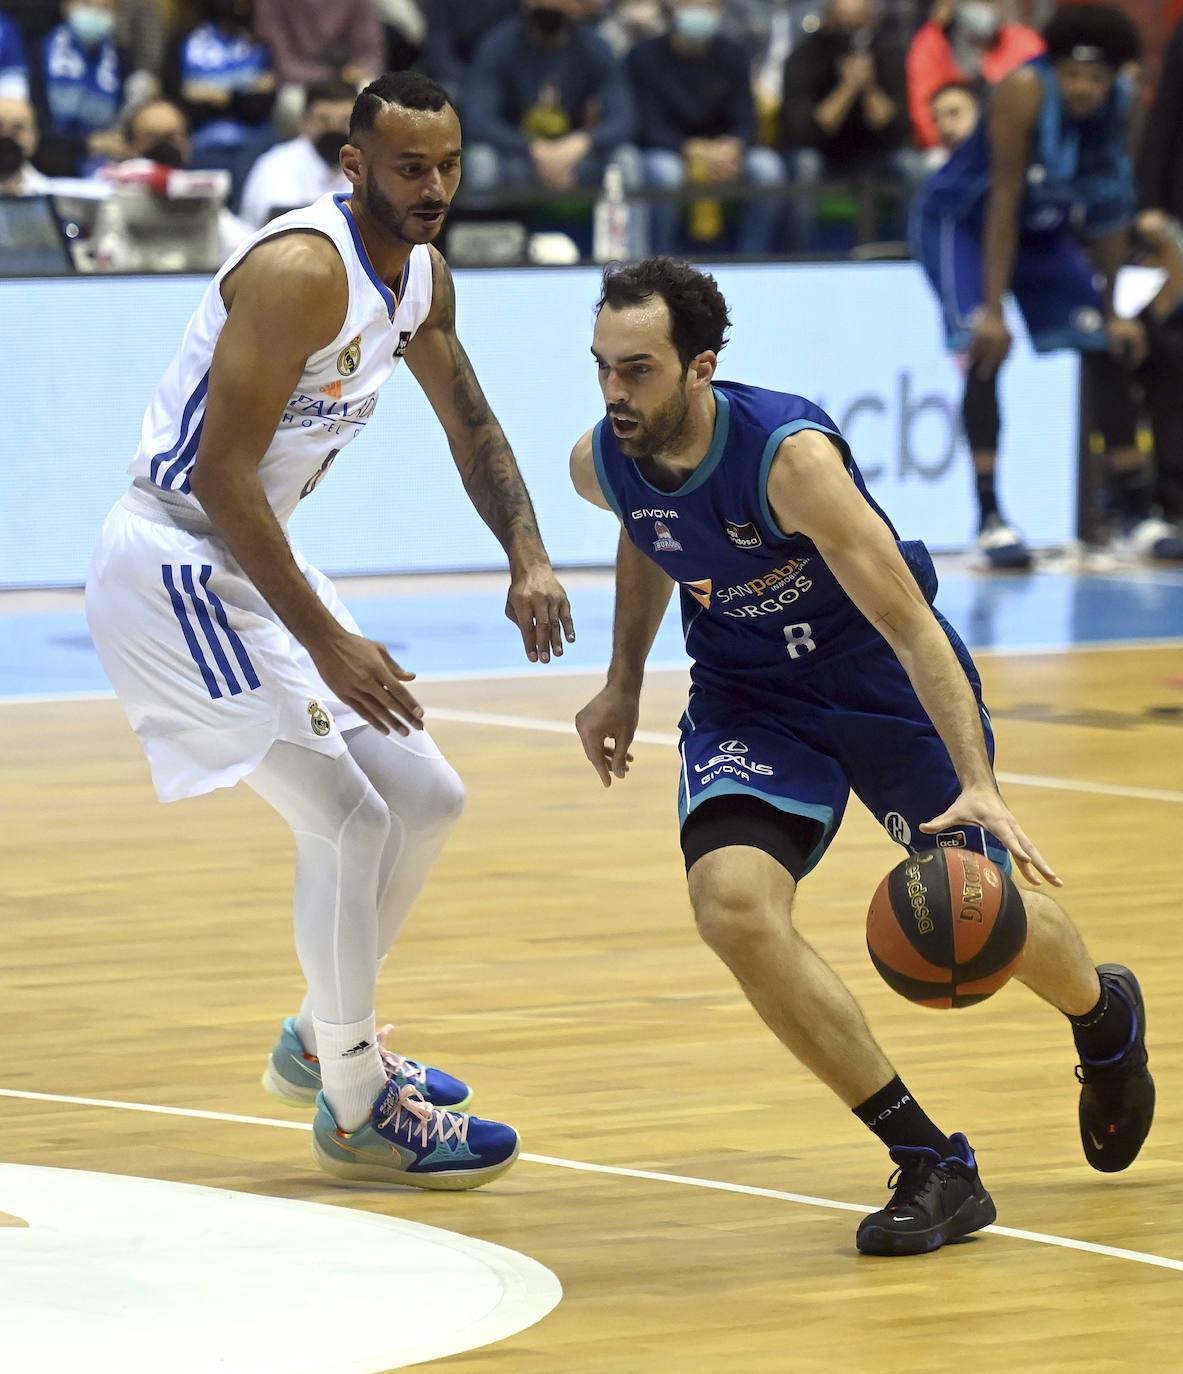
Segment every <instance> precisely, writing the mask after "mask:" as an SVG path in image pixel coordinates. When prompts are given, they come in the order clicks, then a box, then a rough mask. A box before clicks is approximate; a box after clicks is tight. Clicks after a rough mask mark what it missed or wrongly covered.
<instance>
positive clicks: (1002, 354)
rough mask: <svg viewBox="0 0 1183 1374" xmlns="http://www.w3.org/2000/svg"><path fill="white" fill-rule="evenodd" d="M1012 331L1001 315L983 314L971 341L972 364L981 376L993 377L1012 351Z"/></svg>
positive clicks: (970, 358)
mask: <svg viewBox="0 0 1183 1374" xmlns="http://www.w3.org/2000/svg"><path fill="white" fill-rule="evenodd" d="M1010 346H1011V333H1010V330H1009V329H1008V328H1007V327H1006V321H1005V320H1004V319H1003V318H1002V316H1001V315H991V314H983V315H982V317H981V318H980V319H979V320H978V322H977V324H976V325H974V333H973V338H972V339H971V340H970V341H969V361H970V366H971V367H972V368H974V369H975V370H976V371H977V374H978V376H979V377H993V375H994V374H995V373H996V372H997V371H998V369H999V368H1000V367H1001V366H1002V364H1003V363H1004V362H1005V361H1006V355H1007V354H1008V353H1009V352H1010Z"/></svg>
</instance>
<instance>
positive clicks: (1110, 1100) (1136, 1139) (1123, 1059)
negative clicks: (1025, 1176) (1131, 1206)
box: [1076, 964, 1154, 1174]
mask: <svg viewBox="0 0 1183 1374" xmlns="http://www.w3.org/2000/svg"><path fill="white" fill-rule="evenodd" d="M1097 973H1098V974H1099V975H1100V978H1101V981H1102V982H1103V983H1104V984H1105V986H1106V987H1107V988H1108V989H1109V992H1110V994H1116V995H1117V996H1118V997H1120V998H1121V1000H1122V1001H1123V1002H1125V1003H1126V1005H1127V1006H1128V1007H1129V1009H1130V1011H1131V1013H1132V1014H1133V1018H1134V1026H1133V1029H1132V1030H1131V1031H1130V1038H1129V1042H1128V1044H1127V1045H1126V1047H1125V1049H1123V1050H1122V1052H1121V1053H1120V1054H1115V1055H1114V1056H1113V1058H1112V1059H1085V1058H1084V1056H1083V1055H1082V1056H1081V1062H1080V1063H1079V1064H1078V1065H1077V1066H1076V1077H1077V1078H1078V1079H1079V1080H1080V1083H1081V1089H1080V1143H1081V1144H1082V1145H1083V1146H1084V1157H1085V1159H1087V1160H1088V1162H1089V1163H1090V1164H1091V1165H1092V1166H1093V1168H1094V1169H1098V1170H1099V1171H1100V1172H1101V1173H1103V1174H1116V1173H1120V1172H1121V1170H1122V1169H1128V1168H1129V1167H1130V1165H1131V1164H1132V1163H1133V1162H1134V1160H1135V1158H1136V1157H1137V1154H1138V1151H1139V1150H1140V1149H1141V1148H1142V1142H1143V1141H1144V1140H1145V1139H1146V1137H1147V1135H1149V1133H1150V1123H1151V1122H1152V1121H1153V1120H1154V1079H1153V1078H1151V1077H1150V1070H1149V1069H1147V1067H1146V1059H1147V1055H1146V1008H1145V1007H1144V1006H1143V1004H1142V989H1141V988H1140V987H1139V986H1138V980H1137V979H1136V978H1135V977H1134V975H1133V974H1132V973H1131V972H1130V971H1129V969H1128V968H1126V967H1124V965H1122V964H1100V965H1098V967H1097Z"/></svg>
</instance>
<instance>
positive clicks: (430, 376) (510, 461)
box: [404, 248, 575, 663]
mask: <svg viewBox="0 0 1183 1374" xmlns="http://www.w3.org/2000/svg"><path fill="white" fill-rule="evenodd" d="M430 251H431V263H432V306H431V311H430V313H429V314H428V316H427V319H426V320H424V322H423V324H422V325H421V326H420V328H419V331H418V332H417V333H416V335H415V337H414V338H413V339H412V340H411V342H410V344H409V345H408V346H407V351H406V354H405V355H404V356H405V357H406V360H407V366H408V367H409V368H410V369H411V371H412V372H413V373H414V374H415V379H416V380H417V381H418V383H419V385H420V386H421V387H422V388H423V391H424V394H425V395H426V396H427V399H428V400H429V401H430V402H431V407H432V409H433V410H434V411H435V413H436V415H437V416H438V417H439V422H440V424H441V425H442V426H443V428H444V433H445V434H446V435H447V438H448V447H449V448H450V449H451V451H452V458H453V459H454V461H455V463H456V467H457V469H458V470H459V473H460V477H461V480H462V481H463V483H464V489H465V491H466V492H467V493H468V499H469V500H470V501H471V502H472V504H473V506H474V508H475V509H476V512H477V514H478V515H479V516H480V517H481V519H482V520H483V521H484V522H485V524H486V525H488V527H489V528H490V529H491V530H492V531H493V533H494V535H496V537H497V540H498V542H499V543H500V544H501V547H502V548H503V549H504V550H505V553H506V557H507V558H508V559H509V567H510V574H511V581H510V589H509V600H508V603H507V605H506V608H505V613H506V615H507V616H508V617H509V619H510V620H512V621H514V622H515V624H517V626H518V628H519V629H520V630H521V632H522V639H523V642H524V644H525V648H526V653H527V655H528V657H529V658H530V659H531V661H536V660H538V659H541V660H542V662H543V663H546V662H547V661H548V660H549V658H550V655H551V653H552V652H553V653H555V654H561V653H562V652H563V635H565V636H566V638H567V639H568V640H569V641H570V640H573V639H574V638H575V629H574V626H573V625H572V622H571V608H570V605H569V604H568V602H567V596H566V593H565V592H564V591H563V589H562V587H561V586H560V585H559V582H558V580H557V579H556V577H555V575H554V572H553V571H552V570H551V566H550V559H549V558H548V556H547V552H546V549H545V547H544V546H543V543H542V536H541V534H539V532H538V521H537V519H536V517H535V515H534V506H533V503H532V502H531V500H530V493H529V492H528V491H527V490H526V484H525V482H524V481H523V480H522V474H521V473H520V472H519V471H518V465H517V460H516V459H515V458H514V456H513V450H512V449H511V448H510V446H509V441H508V440H507V439H506V437H505V434H504V432H503V430H502V428H501V426H500V424H499V423H498V422H497V417H496V416H495V415H494V414H493V410H492V407H491V406H490V405H489V402H488V401H487V400H486V399H485V393H484V392H483V391H482V390H481V385H480V383H479V382H478V381H477V379H476V373H475V372H474V371H473V369H472V364H471V363H470V362H469V360H468V354H467V353H465V351H464V346H463V345H462V344H461V342H460V340H459V338H458V337H457V334H456V288H455V284H454V283H453V281H452V274H451V272H450V271H449V270H448V265H447V263H446V262H445V261H444V260H443V258H442V257H441V256H440V254H439V253H438V252H437V251H436V250H435V249H434V248H432V249H431V250H430Z"/></svg>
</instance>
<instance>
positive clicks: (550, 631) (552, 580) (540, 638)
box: [505, 563, 575, 663]
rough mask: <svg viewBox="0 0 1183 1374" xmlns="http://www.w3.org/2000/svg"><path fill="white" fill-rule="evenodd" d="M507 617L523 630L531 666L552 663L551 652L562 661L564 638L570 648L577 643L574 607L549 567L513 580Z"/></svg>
mask: <svg viewBox="0 0 1183 1374" xmlns="http://www.w3.org/2000/svg"><path fill="white" fill-rule="evenodd" d="M505 614H506V616H507V617H508V618H509V619H510V620H512V621H513V623H514V624H515V625H516V626H517V627H518V629H519V630H521V632H522V643H523V644H524V645H525V646H526V657H527V658H528V659H529V660H530V662H531V663H537V662H538V660H539V659H541V660H542V661H543V663H549V662H550V656H551V653H552V652H553V653H554V654H555V655H556V657H561V656H562V653H563V636H564V635H566V636H567V642H568V643H569V644H573V643H574V642H575V625H574V622H573V621H572V619H571V603H570V602H569V601H568V600H567V593H566V592H565V591H564V590H563V587H562V584H561V583H560V582H559V579H558V578H557V577H556V576H555V575H554V570H553V569H552V568H551V566H550V564H549V563H541V564H534V565H532V566H531V567H529V568H526V569H525V570H523V571H522V572H520V573H517V574H516V575H515V576H514V578H513V580H512V581H511V582H510V584H509V597H508V598H507V600H506V602H505Z"/></svg>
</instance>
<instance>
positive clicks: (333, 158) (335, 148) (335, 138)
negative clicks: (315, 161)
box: [312, 129, 349, 167]
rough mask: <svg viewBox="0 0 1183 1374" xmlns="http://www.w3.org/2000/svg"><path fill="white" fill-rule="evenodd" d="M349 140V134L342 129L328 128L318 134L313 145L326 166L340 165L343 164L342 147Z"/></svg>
mask: <svg viewBox="0 0 1183 1374" xmlns="http://www.w3.org/2000/svg"><path fill="white" fill-rule="evenodd" d="M348 142H349V135H348V134H343V133H342V132H341V131H340V129H327V130H326V131H325V132H324V133H323V134H317V136H316V137H315V138H314V139H313V140H312V146H313V147H314V148H315V149H316V151H317V154H318V155H319V157H320V160H321V161H322V162H323V163H324V164H325V166H326V167H339V166H340V165H341V149H342V148H344V147H345V145H346V144H347V143H348Z"/></svg>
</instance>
